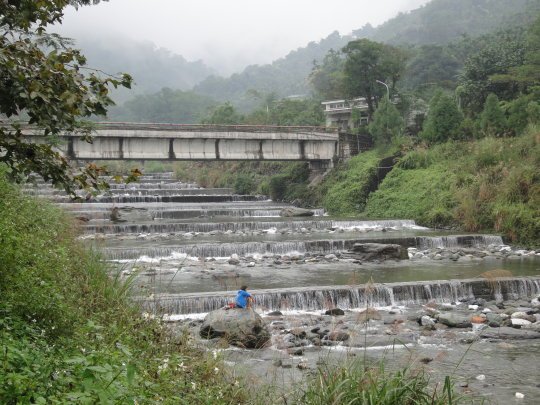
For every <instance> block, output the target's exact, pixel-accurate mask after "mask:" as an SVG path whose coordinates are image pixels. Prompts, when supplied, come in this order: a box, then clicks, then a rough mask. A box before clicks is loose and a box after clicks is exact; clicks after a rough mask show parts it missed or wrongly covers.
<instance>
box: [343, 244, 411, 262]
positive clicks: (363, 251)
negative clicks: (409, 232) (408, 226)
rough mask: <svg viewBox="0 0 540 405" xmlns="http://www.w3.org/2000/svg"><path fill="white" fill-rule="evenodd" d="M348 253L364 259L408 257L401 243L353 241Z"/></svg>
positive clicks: (399, 258)
mask: <svg viewBox="0 0 540 405" xmlns="http://www.w3.org/2000/svg"><path fill="white" fill-rule="evenodd" d="M350 255H352V256H354V258H357V259H358V260H365V261H369V260H388V259H396V260H401V259H408V258H409V256H408V253H407V249H406V248H404V247H402V246H401V245H395V244H385V243H355V244H354V246H353V247H352V249H351V250H349V252H348V255H347V256H350Z"/></svg>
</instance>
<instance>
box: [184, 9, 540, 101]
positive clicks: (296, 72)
mask: <svg viewBox="0 0 540 405" xmlns="http://www.w3.org/2000/svg"><path fill="white" fill-rule="evenodd" d="M539 10H540V1H539V0H512V1H507V0H433V1H431V2H430V3H428V4H427V5H426V6H424V7H421V8H419V9H417V10H414V11H411V12H410V13H406V14H400V15H398V16H397V17H395V18H393V19H391V20H389V21H387V22H386V23H384V24H382V25H381V26H379V27H375V28H373V27H371V26H370V25H366V26H364V27H363V28H361V29H359V30H356V31H354V32H353V35H352V36H341V35H340V34H339V33H338V32H334V33H332V34H331V35H329V36H328V37H327V38H325V39H323V40H321V41H320V42H318V43H317V42H311V43H310V44H309V45H308V46H307V47H305V48H299V49H297V50H296V51H293V52H291V53H289V54H288V55H287V56H286V57H284V58H282V59H279V60H277V61H275V62H274V63H272V64H270V65H263V66H257V65H254V66H249V67H247V68H246V69H245V70H244V71H243V72H242V73H238V74H234V75H232V76H231V77H229V78H222V77H217V76H212V77H210V78H208V79H206V80H204V81H203V82H201V83H200V84H198V85H197V86H195V88H194V91H195V92H197V93H200V94H203V95H206V96H210V97H212V98H214V99H215V100H217V101H227V100H228V101H231V102H232V103H233V104H234V105H235V106H237V107H238V108H239V109H240V110H247V109H250V106H251V105H252V100H250V98H249V96H248V95H247V94H246V92H247V91H248V90H249V89H255V90H257V91H258V92H261V93H266V94H268V93H275V95H276V96H277V97H278V98H279V97H286V96H291V95H297V94H304V95H305V94H309V93H310V92H311V88H310V86H309V83H308V81H307V78H308V76H309V73H310V72H311V70H312V68H313V62H314V61H317V62H321V61H322V60H323V58H324V56H325V55H326V53H327V52H328V51H329V50H330V49H334V50H340V49H341V48H342V47H343V46H345V45H346V44H347V42H349V41H350V40H352V39H354V38H369V39H373V40H376V41H379V42H386V43H391V44H407V45H426V44H439V45H440V44H446V43H448V42H450V41H454V40H458V39H460V38H461V37H462V36H463V35H467V36H469V37H474V36H478V35H482V34H485V33H487V32H489V31H492V30H495V29H501V28H507V27H511V26H516V25H517V26H522V25H527V24H529V23H530V22H531V21H532V20H534V17H535V15H536V13H537V12H538V11H539ZM435 52H436V51H435ZM450 59H453V57H450ZM462 60H463V59H461V61H462ZM451 62H452V63H454V64H455V62H454V61H451ZM459 66H460V65H459V64H457V65H456V64H455V67H459ZM452 69H453V68H452V66H450V73H449V74H454V75H455V70H452Z"/></svg>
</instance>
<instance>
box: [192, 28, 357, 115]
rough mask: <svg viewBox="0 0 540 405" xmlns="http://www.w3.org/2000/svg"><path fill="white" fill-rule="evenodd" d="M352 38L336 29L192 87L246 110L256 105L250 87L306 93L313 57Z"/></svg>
mask: <svg viewBox="0 0 540 405" xmlns="http://www.w3.org/2000/svg"><path fill="white" fill-rule="evenodd" d="M351 39H352V38H351V37H347V36H345V37H343V36H341V35H340V34H339V33H338V32H337V31H336V32H334V33H332V34H330V35H329V36H328V37H326V38H325V39H323V40H321V41H320V42H311V43H309V44H308V45H307V46H306V47H304V48H299V49H297V50H296V51H292V52H290V53H289V54H288V55H287V56H286V57H284V58H281V59H278V60H276V61H275V62H273V63H272V64H270V65H263V66H258V65H253V66H248V67H247V68H246V69H244V71H243V72H242V73H237V74H233V75H232V76H231V77H229V78H222V77H218V76H211V77H209V78H207V79H206V80H204V81H202V82H201V83H199V84H198V85H197V86H195V87H194V89H193V90H194V91H195V92H196V93H199V94H203V95H206V96H209V97H212V98H214V99H215V100H218V101H221V102H223V101H227V100H228V101H231V102H232V103H233V104H234V105H235V106H237V107H238V108H239V109H240V110H244V111H245V110H249V109H251V106H252V105H253V98H252V97H250V95H249V93H248V90H250V89H254V90H256V91H257V92H259V93H260V94H273V95H274V96H275V97H277V98H282V97H286V96H291V95H305V94H307V93H309V91H310V88H309V84H308V82H307V77H308V75H309V73H310V72H311V69H312V68H313V61H316V60H321V59H322V58H323V57H324V55H325V54H326V53H327V52H328V51H329V50H330V49H340V48H342V47H343V46H345V45H346V44H347V42H348V41H350V40H351Z"/></svg>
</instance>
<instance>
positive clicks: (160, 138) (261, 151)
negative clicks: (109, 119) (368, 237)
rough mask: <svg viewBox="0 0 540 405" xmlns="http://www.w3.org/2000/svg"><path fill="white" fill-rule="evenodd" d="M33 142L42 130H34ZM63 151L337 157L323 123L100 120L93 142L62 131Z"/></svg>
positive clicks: (92, 155)
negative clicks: (230, 124)
mask: <svg viewBox="0 0 540 405" xmlns="http://www.w3.org/2000/svg"><path fill="white" fill-rule="evenodd" d="M25 135H26V136H27V138H28V140H29V141H31V142H36V141H38V139H36V138H38V137H39V136H40V135H39V134H38V133H33V132H32V131H31V130H30V129H29V130H27V131H25ZM62 138H63V139H64V141H65V142H64V144H63V145H62V146H61V147H60V150H61V151H62V152H63V153H64V154H65V155H66V156H68V157H70V158H72V159H79V160H104V159H105V160H115V159H136V160H304V161H332V160H334V159H335V158H337V157H338V156H337V155H338V150H339V149H338V142H339V135H338V133H337V131H336V130H333V129H326V128H319V127H272V126H247V125H246V126H241V125H240V126H213V125H174V124H134V123H101V124H97V125H96V130H95V132H94V133H93V142H92V143H88V142H86V141H84V140H83V139H82V138H81V136H78V135H72V134H64V135H63V136H62Z"/></svg>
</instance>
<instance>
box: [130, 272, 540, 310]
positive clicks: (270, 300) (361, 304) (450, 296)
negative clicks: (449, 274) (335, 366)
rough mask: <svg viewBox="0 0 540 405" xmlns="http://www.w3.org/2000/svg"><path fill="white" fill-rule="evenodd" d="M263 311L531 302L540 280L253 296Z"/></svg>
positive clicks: (194, 304) (190, 306)
mask: <svg viewBox="0 0 540 405" xmlns="http://www.w3.org/2000/svg"><path fill="white" fill-rule="evenodd" d="M251 293H252V294H253V295H254V296H255V299H256V304H257V307H258V308H262V309H264V310H271V311H276V310H299V311H320V310H322V309H329V308H334V307H339V308H342V309H356V308H366V307H386V306H394V305H407V304H423V303H427V302H430V301H436V302H447V303H449V302H458V301H460V300H467V299H472V298H484V299H487V300H492V299H496V300H505V299H526V298H531V297H533V296H535V295H538V294H540V276H537V277H515V278H499V279H496V280H488V279H482V278H477V279H464V280H438V281H428V282H410V283H384V284H362V285H355V286H328V287H304V288H282V289H271V290H253V291H251ZM235 295H236V293H235V292H232V291H221V292H212V293H196V294H159V295H155V296H153V297H150V298H141V297H138V298H136V300H137V301H139V302H140V304H141V306H142V308H143V309H144V310H146V311H149V312H154V313H161V314H192V313H204V312H210V311H213V310H216V309H219V308H222V307H223V306H225V305H226V304H227V303H229V302H231V301H232V300H234V297H235Z"/></svg>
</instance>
